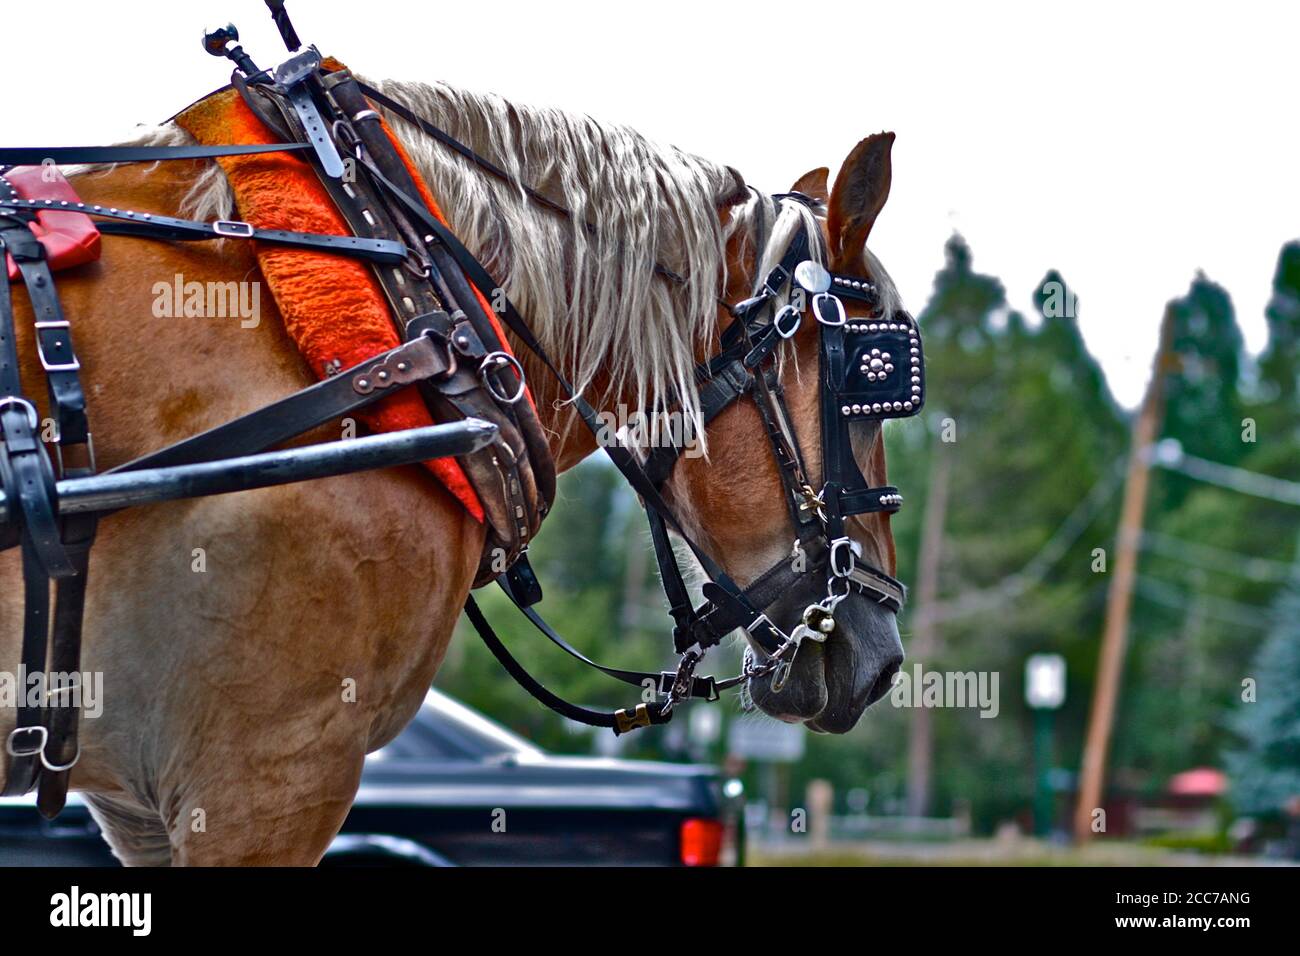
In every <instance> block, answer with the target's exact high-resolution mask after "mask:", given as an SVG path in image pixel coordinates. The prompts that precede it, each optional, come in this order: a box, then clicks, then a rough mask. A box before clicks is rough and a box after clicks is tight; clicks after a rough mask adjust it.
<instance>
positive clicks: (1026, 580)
mask: <svg viewBox="0 0 1300 956" xmlns="http://www.w3.org/2000/svg"><path fill="white" fill-rule="evenodd" d="M1123 476H1124V461H1123V460H1122V459H1118V460H1116V461H1114V462H1112V464H1111V467H1110V468H1109V469H1107V470H1106V471H1105V472H1103V473H1102V476H1101V477H1100V478H1098V479H1097V482H1096V484H1094V485H1093V486H1092V489H1091V490H1090V491H1089V492H1088V494H1087V495H1085V496H1084V497H1083V499H1082V500H1081V501H1080V502H1079V503H1078V504H1077V505H1076V506H1075V508H1074V511H1072V512H1071V513H1070V515H1069V517H1067V518H1066V519H1065V521H1063V522H1062V523H1061V526H1060V527H1059V528H1057V529H1056V531H1054V532H1053V533H1052V536H1051V537H1050V538H1048V540H1047V543H1046V544H1044V545H1043V546H1042V548H1040V549H1039V551H1038V553H1037V554H1035V555H1034V556H1033V558H1031V559H1030V560H1029V563H1028V564H1026V565H1025V566H1024V567H1023V568H1021V569H1020V570H1019V571H1017V572H1015V573H1014V574H1010V575H1008V576H1007V577H1005V578H1003V579H1002V580H1001V581H999V582H998V583H997V584H995V585H994V586H993V587H990V588H982V589H980V590H976V591H965V592H963V593H961V594H958V595H956V596H955V597H952V598H949V599H948V600H946V601H939V602H937V603H936V604H935V605H934V607H933V609H932V610H931V611H930V613H931V614H932V615H933V620H935V621H951V620H955V619H957V618H960V617H966V616H968V615H971V614H978V613H979V612H981V611H991V610H995V609H999V608H1002V607H1003V606H1004V605H1005V604H1006V602H1007V601H1008V600H1010V599H1012V598H1016V597H1019V596H1020V595H1022V594H1024V593H1025V592H1027V591H1028V590H1029V589H1030V588H1032V587H1034V586H1035V585H1037V584H1040V583H1041V582H1042V580H1043V578H1045V577H1046V576H1047V572H1048V571H1050V570H1051V569H1052V568H1053V567H1054V566H1055V565H1056V563H1057V562H1058V561H1060V560H1061V558H1063V557H1064V556H1065V554H1066V552H1067V551H1069V550H1070V548H1071V547H1073V545H1074V544H1075V542H1077V541H1078V540H1079V538H1080V537H1081V536H1082V535H1083V533H1084V532H1085V531H1087V530H1088V528H1089V527H1090V526H1091V525H1092V522H1093V520H1094V519H1095V518H1096V517H1097V515H1098V514H1100V513H1101V509H1102V508H1103V507H1105V505H1106V503H1107V502H1109V501H1110V499H1111V497H1112V496H1113V495H1114V494H1115V490H1116V489H1117V488H1118V487H1119V484H1120V481H1121V479H1122V478H1123Z"/></svg>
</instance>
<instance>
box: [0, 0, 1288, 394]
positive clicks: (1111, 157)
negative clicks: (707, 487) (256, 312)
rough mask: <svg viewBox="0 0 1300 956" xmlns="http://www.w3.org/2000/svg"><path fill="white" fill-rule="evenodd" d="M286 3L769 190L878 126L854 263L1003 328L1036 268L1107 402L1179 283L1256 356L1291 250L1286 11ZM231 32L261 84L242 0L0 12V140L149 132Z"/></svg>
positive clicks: (345, 49) (335, 44) (361, 49)
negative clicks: (1203, 291)
mask: <svg viewBox="0 0 1300 956" xmlns="http://www.w3.org/2000/svg"><path fill="white" fill-rule="evenodd" d="M288 7H289V11H290V13H291V14H292V15H293V18H294V22H295V24H296V25H297V27H298V32H299V33H300V34H301V35H302V38H303V40H304V41H305V42H308V43H316V44H317V45H318V46H319V47H320V48H321V50H322V51H323V52H325V53H327V54H333V55H335V56H337V57H339V58H340V59H342V60H343V61H344V62H345V63H347V64H349V65H350V66H352V67H353V68H355V69H357V70H358V71H361V72H366V73H369V74H371V75H374V76H395V77H402V78H411V79H430V80H432V79H441V80H446V81H448V82H452V83H455V84H459V85H462V86H467V87H471V88H475V89H489V90H495V91H497V92H499V93H502V94H504V95H506V96H509V97H512V98H515V99H518V100H520V101H524V102H533V103H539V104H546V105H554V106H561V107H565V108H568V109H572V110H575V111H582V112H588V113H591V114H593V115H595V116H598V117H600V118H602V119H608V120H616V121H620V122H626V123H629V124H631V125H632V126H635V127H637V128H639V129H641V130H642V131H643V132H645V133H647V134H649V135H651V136H653V137H655V138H657V139H661V140H666V141H668V142H672V143H676V144H677V145H679V146H681V147H683V148H686V149H689V150H691V151H693V152H697V153H699V154H701V155H704V156H707V157H709V158H711V159H715V160H718V161H720V162H725V163H727V164H729V165H732V166H735V167H736V168H738V169H739V170H741V172H742V173H744V174H745V176H746V178H747V179H748V180H749V181H750V182H751V183H753V184H754V185H756V186H759V187H761V188H765V189H768V190H770V191H776V190H780V189H784V188H787V187H789V186H790V185H791V184H792V183H793V181H794V180H795V179H796V178H797V177H798V176H799V175H800V174H801V173H803V172H804V171H805V170H807V169H810V168H812V167H815V166H821V165H825V166H830V167H831V169H832V173H833V172H834V170H835V169H836V168H837V167H838V164H839V162H840V160H842V159H843V158H844V156H845V155H846V154H847V153H848V151H849V149H851V148H852V146H853V144H854V143H855V142H856V141H857V140H858V139H860V138H862V137H863V136H865V135H867V134H868V133H872V132H875V131H877V130H881V129H891V130H894V131H895V132H897V134H898V140H897V143H896V144H895V147H894V186H893V193H892V195H891V197H890V200H889V204H888V206H887V207H886V209H885V212H884V213H883V214H882V215H881V218H880V220H879V221H878V222H877V225H876V229H875V233H874V235H873V239H872V247H873V248H874V249H875V251H876V252H877V254H878V255H880V256H881V258H882V259H883V260H884V262H885V264H886V265H887V266H888V268H889V269H890V271H891V273H892V274H893V275H894V278H895V280H896V281H897V282H898V284H899V286H900V288H901V289H902V291H903V294H904V297H905V298H906V300H907V302H908V305H909V306H910V307H911V308H912V310H913V311H919V310H920V309H921V308H922V306H923V305H924V304H925V301H926V299H927V298H928V296H929V292H930V287H931V282H932V280H933V277H934V273H935V270H936V269H938V268H939V266H940V265H941V263H942V247H943V243H944V241H945V240H946V239H947V238H948V236H949V235H950V234H951V233H952V232H953V230H959V231H960V232H961V233H962V234H963V235H965V236H966V238H967V240H968V241H969V242H970V245H971V248H972V250H973V252H974V256H975V266H976V268H977V269H979V270H980V271H982V272H987V273H992V274H994V275H997V276H999V277H1000V278H1001V279H1002V280H1003V281H1004V282H1005V284H1006V286H1007V290H1008V294H1009V297H1010V300H1011V305H1012V307H1013V308H1018V309H1021V310H1022V311H1028V310H1030V309H1031V296H1032V293H1033V290H1034V288H1035V286H1036V284H1037V283H1038V282H1039V281H1040V280H1041V278H1042V276H1043V273H1044V272H1045V271H1046V270H1047V269H1049V268H1057V269H1059V270H1060V271H1061V272H1062V274H1063V275H1064V276H1065V278H1066V281H1067V282H1068V283H1069V284H1070V285H1071V286H1072V287H1073V288H1074V289H1075V291H1077V292H1078V294H1079V298H1080V302H1079V321H1080V324H1081V326H1082V329H1083V333H1084V336H1085V337H1086V339H1087V342H1088V345H1089V347H1090V348H1091V349H1092V350H1093V352H1094V353H1095V354H1096V355H1097V356H1098V357H1099V359H1100V360H1101V363H1102V365H1103V366H1104V367H1105V370H1106V373H1107V376H1108V378H1109V380H1110V383H1111V387H1112V389H1113V390H1114V391H1115V393H1116V395H1117V396H1118V398H1119V399H1120V400H1121V401H1122V402H1123V403H1125V404H1126V405H1133V404H1135V403H1136V402H1137V401H1138V400H1139V398H1140V396H1141V392H1142V387H1143V383H1144V382H1145V380H1146V377H1147V373H1148V370H1149V364H1150V357H1151V352H1152V350H1153V349H1154V347H1155V340H1156V329H1157V325H1158V322H1159V318H1160V314H1161V311H1162V307H1163V304H1164V303H1165V301H1167V300H1168V299H1170V298H1172V297H1174V296H1176V295H1179V294H1181V293H1182V292H1183V291H1185V289H1186V287H1187V285H1188V283H1189V282H1190V281H1191V279H1192V278H1193V276H1194V275H1195V274H1196V271H1197V270H1198V269H1202V270H1204V271H1205V272H1206V273H1207V274H1208V275H1209V276H1210V277H1211V278H1213V279H1214V280H1215V281H1217V282H1219V283H1221V284H1223V285H1224V286H1226V287H1227V289H1228V290H1229V292H1230V293H1231V295H1232V298H1233V301H1234V303H1235V305H1236V308H1237V315H1238V319H1239V321H1240V323H1241V325H1242V328H1243V330H1244V332H1245V335H1246V341H1247V343H1248V346H1249V347H1250V348H1251V349H1252V350H1258V349H1259V348H1261V347H1262V346H1263V344H1264V341H1265V328H1264V320H1263V309H1264V306H1265V303H1266V302H1267V299H1268V294H1269V286H1270V282H1271V279H1272V274H1273V268H1274V265H1275V263H1276V259H1277V252H1278V249H1279V247H1280V246H1281V245H1282V243H1283V242H1285V241H1286V240H1288V239H1294V238H1297V237H1300V122H1297V117H1296V113H1295V91H1296V88H1297V84H1298V83H1300V76H1298V75H1297V70H1296V63H1297V59H1298V58H1300V4H1294V3H1292V4H1290V5H1283V4H1262V3H1260V4H1252V3H1238V4H1231V5H1230V4H1223V3H1189V2H1183V3H1170V4H1163V3H1161V4H1157V3H1142V4H1137V3H1132V2H1129V3H1106V2H1096V0H1094V2H1089V3H1080V4H1077V5H1074V6H1071V7H1070V8H1068V9H1067V8H1062V9H1047V8H1046V5H1045V4H1041V3H1040V4H1028V3H1026V4H1023V5H1021V4H983V3H978V4H977V3H965V4H923V3H912V2H909V3H898V2H892V3H868V2H860V0H859V2H849V3H839V2H834V3H832V2H823V0H798V2H785V3H770V2H766V0H754V2H746V3H729V2H717V0H694V2H681V0H654V2H652V3H645V4H643V3H636V4H632V3H619V2H608V0H607V2H604V3H596V2H581V3H579V2H569V0H552V2H549V3H538V2H530V3H519V2H502V0H498V2H495V3H473V2H463V0H458V2H433V3H419V2H392V0H367V2H364V3H357V2H334V0H310V2H307V0H290V2H289V3H288ZM228 20H233V21H234V22H235V23H236V25H237V26H238V27H239V29H240V33H241V37H242V38H243V41H244V44H245V46H246V47H247V49H248V51H249V52H250V53H251V54H252V55H253V57H254V58H255V59H256V60H257V61H258V63H259V64H261V65H267V64H274V63H275V62H277V61H278V60H280V59H283V57H284V55H285V54H284V48H283V46H281V45H280V43H279V38H278V36H277V35H276V34H275V31H274V28H273V26H272V25H271V22H270V17H269V15H268V14H267V13H266V9H265V6H264V5H263V3H262V2H261V0H186V2H184V3H177V2H169V3H164V2H122V3H107V2H102V0H101V2H94V3H92V2H85V0H64V2H62V3H59V4H23V5H21V6H11V9H9V10H8V11H7V14H6V31H5V35H6V37H7V39H8V40H9V41H10V42H7V43H6V44H5V61H6V66H7V72H8V75H10V76H21V77H23V78H24V80H23V82H22V83H21V84H20V87H12V86H11V88H10V95H9V96H8V97H7V101H6V102H7V105H6V111H5V112H6V117H7V121H6V123H5V124H4V127H3V132H2V133H0V142H2V143H3V145H10V146H17V145H24V146H26V145H31V146H40V145H76V144H91V143H107V142H112V141H114V140H115V139H120V138H122V137H123V136H124V135H125V134H127V133H128V132H129V130H130V128H131V126H133V125H134V124H135V123H138V122H155V121H158V120H161V119H163V118H165V117H167V116H169V115H171V114H172V113H174V112H176V111H177V110H178V109H179V108H181V107H183V106H184V105H186V104H187V103H188V102H190V101H191V100H193V99H196V98H198V97H199V96H201V95H202V94H203V93H205V92H207V91H208V90H211V89H213V88H216V87H218V86H220V85H222V84H223V83H224V82H225V80H226V77H227V76H228V75H229V64H228V63H227V61H224V60H217V59H214V58H212V57H208V56H206V55H204V53H203V52H202V50H201V49H200V44H199V41H200V37H201V34H202V32H203V28H204V27H205V26H211V25H217V24H221V23H225V22H226V21H228ZM56 36H57V38H58V40H57V43H56V42H53V38H54V37H56ZM41 37H45V38H48V39H47V40H44V41H42V40H40V39H39V38H41ZM29 41H30V42H29ZM51 62H57V63H58V64H59V67H58V69H57V70H53V69H51V68H50V67H49V65H48V64H50V63H51Z"/></svg>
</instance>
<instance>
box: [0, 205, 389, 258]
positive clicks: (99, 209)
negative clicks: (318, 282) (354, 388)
mask: <svg viewBox="0 0 1300 956" xmlns="http://www.w3.org/2000/svg"><path fill="white" fill-rule="evenodd" d="M0 206H7V207H11V208H13V209H20V210H37V209H62V208H63V207H65V206H66V207H67V210H68V211H69V212H72V211H76V212H80V213H85V214H86V215H88V216H102V217H104V218H106V219H107V220H109V221H107V222H100V223H96V226H97V227H98V229H99V231H100V232H102V233H105V234H107V235H114V236H134V237H136V238H137V239H162V240H166V241H169V242H178V241H179V242H184V241H196V240H211V239H256V240H257V241H258V242H267V243H270V244H272V245H277V246H292V247H294V248H298V249H311V250H314V251H316V252H332V253H336V254H338V255H348V256H357V257H358V258H362V259H369V260H371V261H373V262H379V263H384V264H387V265H398V264H400V263H402V262H405V261H406V260H407V259H408V258H409V257H410V253H409V251H408V250H407V248H406V246H405V245H403V244H402V243H400V242H394V241H392V240H387V239H361V238H358V237H357V236H331V235H327V234H324V233H318V232H292V231H289V230H287V229H259V228H258V227H256V226H254V225H253V224H252V223H248V222H243V221H241V220H238V219H217V220H215V221H213V222H198V221H196V220H193V219H179V218H177V217H175V216H163V215H159V214H158V213H152V212H135V211H134V210H130V209H116V208H105V207H103V206H97V205H92V204H90V203H84V202H79V203H69V202H67V201H66V200H58V199H16V198H10V199H0ZM115 220H123V221H115ZM15 258H17V257H15Z"/></svg>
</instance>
